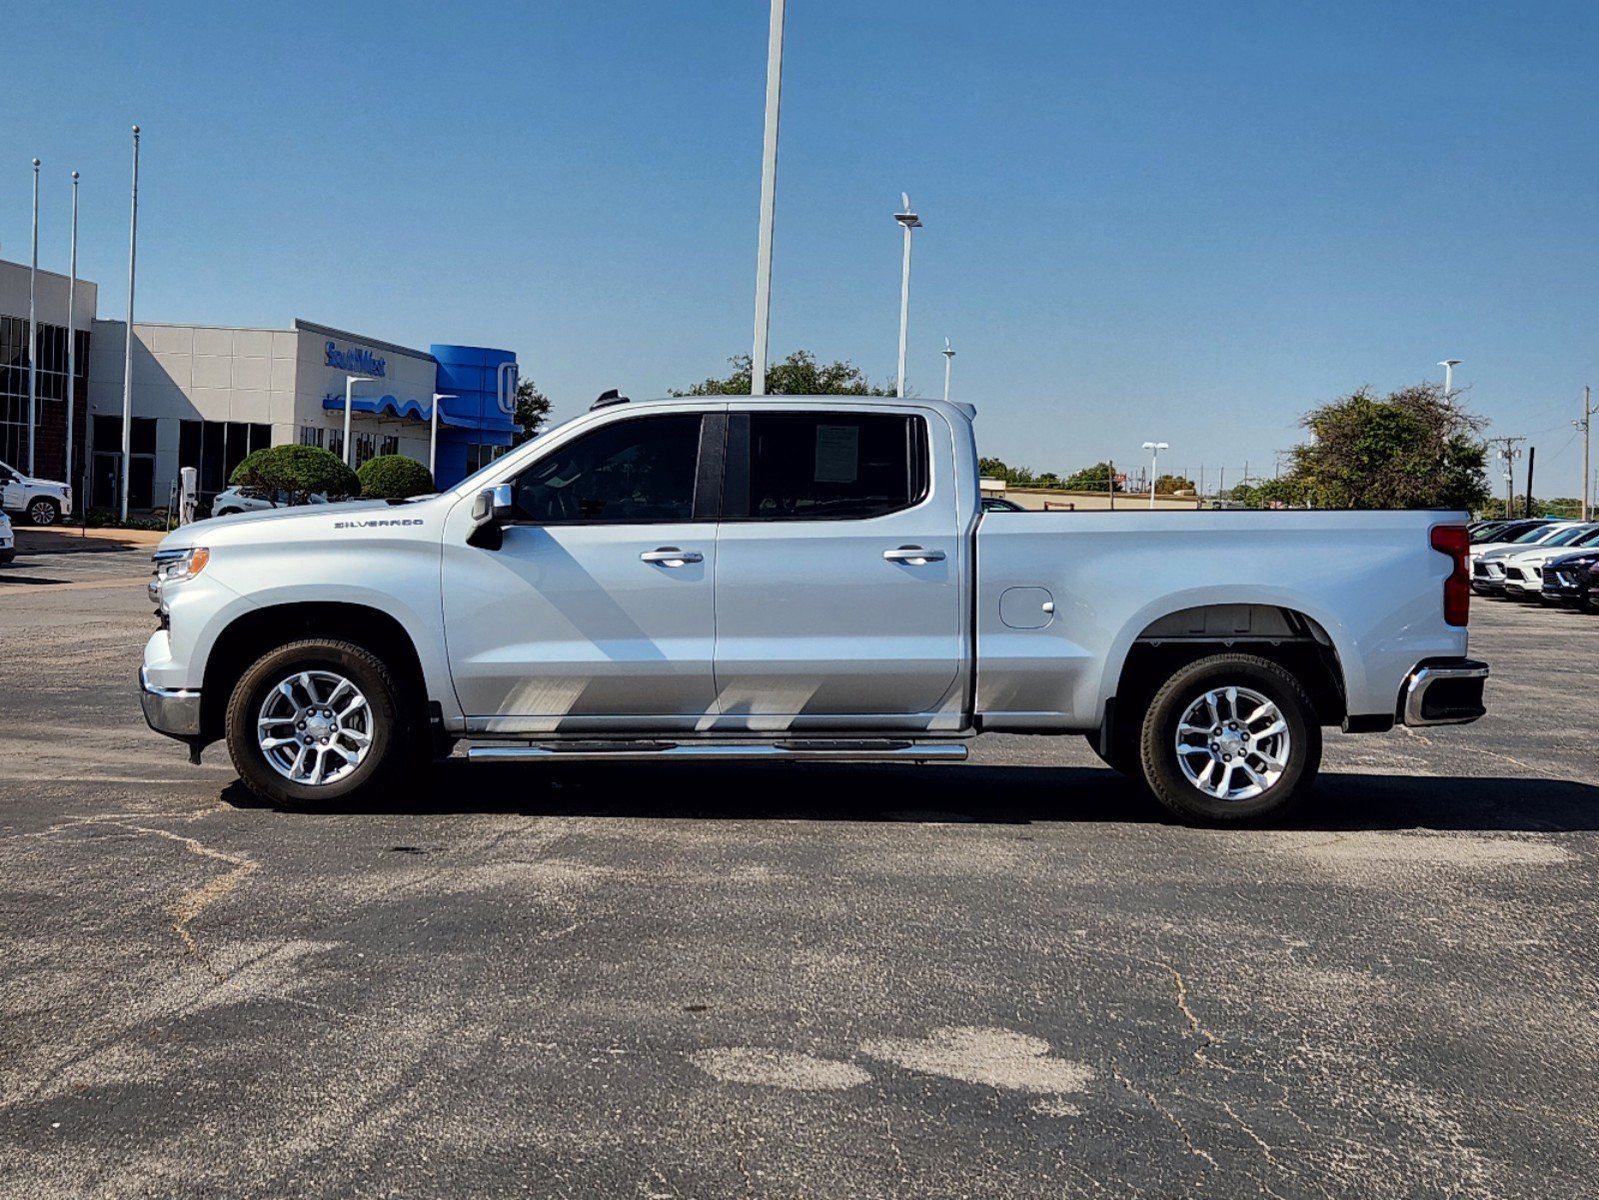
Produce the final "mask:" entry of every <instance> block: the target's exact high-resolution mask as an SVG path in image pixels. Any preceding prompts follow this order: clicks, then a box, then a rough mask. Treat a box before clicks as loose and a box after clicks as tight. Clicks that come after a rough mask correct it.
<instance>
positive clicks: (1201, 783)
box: [1177, 687, 1293, 800]
mask: <svg viewBox="0 0 1599 1200" xmlns="http://www.w3.org/2000/svg"><path fill="white" fill-rule="evenodd" d="M1291 753H1293V743H1292V740H1291V739H1290V737H1289V733H1288V722H1287V721H1286V720H1285V719H1284V717H1283V714H1282V711H1281V710H1280V709H1279V708H1278V707H1277V705H1276V704H1274V703H1273V702H1272V701H1270V700H1268V699H1267V698H1266V697H1265V696H1263V695H1261V694H1260V693H1259V692H1257V691H1253V690H1251V689H1250V688H1242V687H1225V688H1212V689H1211V690H1210V691H1208V692H1206V693H1205V694H1204V695H1202V696H1200V697H1199V698H1198V699H1197V700H1195V701H1194V702H1193V703H1192V704H1190V705H1189V706H1188V709H1187V711H1186V712H1184V713H1183V716H1182V720H1180V721H1178V722H1177V762H1178V765H1179V766H1181V767H1182V770H1183V775H1184V777H1185V778H1186V779H1187V780H1188V782H1189V783H1191V784H1193V785H1194V786H1195V787H1196V788H1198V789H1199V790H1200V791H1202V792H1204V793H1205V794H1206V795H1207V796H1212V797H1214V798H1215V799H1217V800H1251V799H1253V798H1254V797H1256V796H1258V795H1260V794H1261V793H1262V792H1264V791H1265V790H1266V789H1267V788H1269V787H1270V786H1271V785H1272V784H1274V783H1276V782H1277V780H1278V779H1280V778H1282V773H1283V772H1284V771H1285V770H1287V769H1288V758H1289V755H1290V754H1291Z"/></svg>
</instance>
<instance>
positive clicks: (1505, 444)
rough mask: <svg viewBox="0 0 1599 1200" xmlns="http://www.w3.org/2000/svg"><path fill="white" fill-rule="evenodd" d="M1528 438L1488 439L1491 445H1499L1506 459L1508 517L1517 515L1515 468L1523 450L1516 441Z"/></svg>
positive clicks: (1501, 453) (1501, 457) (1506, 512)
mask: <svg viewBox="0 0 1599 1200" xmlns="http://www.w3.org/2000/svg"><path fill="white" fill-rule="evenodd" d="M1526 440H1527V439H1526V438H1524V437H1496V438H1489V439H1488V442H1489V444H1490V445H1497V446H1498V447H1499V457H1500V459H1502V460H1503V461H1504V464H1505V517H1506V518H1507V519H1508V518H1509V517H1511V516H1513V515H1515V514H1514V509H1515V507H1516V476H1515V472H1514V470H1513V468H1514V467H1515V465H1516V459H1518V458H1520V457H1521V450H1520V449H1519V448H1518V447H1517V445H1516V443H1517V442H1524V441H1526Z"/></svg>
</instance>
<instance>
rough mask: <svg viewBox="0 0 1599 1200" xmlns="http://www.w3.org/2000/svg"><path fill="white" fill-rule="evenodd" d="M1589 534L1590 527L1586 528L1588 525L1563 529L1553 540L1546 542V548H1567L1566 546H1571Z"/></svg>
mask: <svg viewBox="0 0 1599 1200" xmlns="http://www.w3.org/2000/svg"><path fill="white" fill-rule="evenodd" d="M1587 532H1589V528H1588V526H1586V525H1573V526H1572V527H1571V528H1570V529H1562V530H1561V531H1560V532H1559V533H1557V534H1555V535H1554V536H1553V537H1552V538H1550V539H1549V540H1548V541H1547V542H1545V543H1544V545H1545V546H1566V545H1570V544H1571V543H1572V542H1574V541H1576V540H1577V539H1578V538H1580V537H1581V536H1582V535H1583V534H1585V533H1587Z"/></svg>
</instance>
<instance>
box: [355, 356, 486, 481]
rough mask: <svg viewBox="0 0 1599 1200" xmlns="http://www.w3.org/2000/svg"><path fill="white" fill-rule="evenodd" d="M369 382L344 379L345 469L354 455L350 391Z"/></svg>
mask: <svg viewBox="0 0 1599 1200" xmlns="http://www.w3.org/2000/svg"><path fill="white" fill-rule="evenodd" d="M371 382H372V377H371V376H370V375H346V376H345V377H344V465H345V466H347V467H349V466H353V465H354V453H355V452H354V450H353V449H352V448H351V446H350V399H351V391H352V389H354V387H355V385H356V384H358V383H371ZM481 399H482V397H481V396H480V397H479V400H481ZM482 416H483V414H482V412H481V411H480V412H479V413H478V418H479V419H478V427H479V428H482V426H483V421H482Z"/></svg>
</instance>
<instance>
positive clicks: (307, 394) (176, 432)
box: [0, 262, 517, 509]
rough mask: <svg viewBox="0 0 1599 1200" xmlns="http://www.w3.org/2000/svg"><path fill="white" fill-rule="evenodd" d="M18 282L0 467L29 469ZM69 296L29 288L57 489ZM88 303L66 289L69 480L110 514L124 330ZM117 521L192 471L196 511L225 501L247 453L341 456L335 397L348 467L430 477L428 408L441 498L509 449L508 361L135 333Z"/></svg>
mask: <svg viewBox="0 0 1599 1200" xmlns="http://www.w3.org/2000/svg"><path fill="white" fill-rule="evenodd" d="M28 277H29V270H28V266H27V264H26V263H12V262H0V460H3V461H5V462H7V463H10V464H11V465H12V466H14V467H18V468H20V469H22V470H24V471H25V470H27V467H28V444H29V436H28V417H27V413H28V357H29V355H28ZM67 285H68V280H67V277H66V276H64V275H56V274H52V273H51V272H48V271H40V272H39V273H38V291H37V306H36V307H37V314H38V315H37V329H38V344H39V362H38V372H37V384H36V387H37V396H38V401H37V403H36V405H35V409H36V414H35V424H36V429H35V432H34V439H33V440H34V446H33V450H34V471H33V473H34V474H35V475H38V476H41V477H44V478H48V479H64V478H65V475H66V434H67V419H66V403H65V400H66V394H67V387H66V369H67V351H66V347H67V343H66V336H67V334H66V320H67ZM97 291H98V289H97V288H96V286H95V285H94V284H93V283H92V282H90V281H88V280H85V279H79V280H78V291H77V308H76V313H75V321H74V324H75V326H76V331H77V332H76V336H77V339H78V341H77V350H76V354H77V369H78V384H77V409H76V412H75V413H74V415H73V422H72V426H73V428H72V441H73V453H72V460H73V470H72V474H73V476H74V477H73V478H72V479H70V480H65V481H66V482H67V483H69V484H72V485H73V486H74V487H75V488H79V489H81V488H82V486H83V481H84V475H85V472H86V471H87V473H88V478H89V494H88V495H87V496H81V497H80V499H79V502H80V503H83V502H87V503H89V504H91V505H94V506H97V507H103V508H114V507H116V506H117V504H118V494H117V489H118V487H119V486H120V481H121V473H122V472H121V454H122V363H123V352H124V345H125V339H124V329H125V327H126V323H125V322H122V321H101V320H97V319H96V315H97V314H96V304H97V300H98V295H97ZM133 332H134V339H133V391H132V416H133V420H132V424H131V428H130V431H129V432H130V442H131V451H130V461H129V471H128V475H129V478H128V507H129V508H132V509H149V508H156V507H161V506H163V505H165V504H166V503H167V499H168V497H169V495H170V492H171V488H172V484H173V481H174V480H176V479H177V478H178V471H179V468H180V467H195V468H197V469H198V470H199V474H200V490H201V493H202V497H203V498H205V499H209V498H210V496H212V495H214V494H215V493H216V492H218V491H221V490H222V488H224V487H226V486H227V479H228V476H229V475H230V474H231V473H232V471H233V468H234V467H236V466H238V465H239V462H240V461H241V460H242V459H243V458H244V456H245V455H246V454H248V453H249V452H250V451H251V450H258V449H260V448H261V447H263V446H276V445H283V444H285V443H291V442H300V443H305V444H309V445H315V446H322V447H325V448H326V449H328V450H331V451H333V452H334V453H335V454H339V455H341V456H342V455H343V451H344V382H345V378H346V376H348V375H369V376H371V377H372V379H373V382H371V383H361V384H357V385H356V387H355V392H354V396H355V399H354V401H353V403H352V404H351V406H350V407H351V418H350V440H351V443H352V447H351V449H352V459H353V461H354V463H355V465H357V466H359V465H360V464H361V463H363V462H365V461H366V460H367V459H369V458H371V457H372V456H374V455H377V454H404V455H407V456H408V457H410V458H414V459H416V460H417V461H418V462H421V463H426V462H427V461H428V437H429V426H430V418H431V416H432V411H433V396H434V393H436V392H437V393H443V394H445V395H447V396H448V397H451V398H449V399H446V400H444V401H442V402H441V403H440V405H439V422H438V451H437V454H438V458H437V471H436V477H437V478H436V482H437V483H438V484H439V486H440V487H450V486H453V485H454V484H456V483H458V482H459V481H460V480H461V479H463V478H465V476H466V475H468V474H469V473H470V472H472V471H475V470H476V469H477V468H478V467H479V466H480V465H481V464H483V463H485V462H488V461H490V460H492V459H494V458H497V457H499V456H500V455H501V454H503V453H504V452H505V451H506V450H507V449H508V448H509V447H510V444H511V437H512V432H513V427H514V426H513V416H512V411H511V409H512V408H513V406H514V398H515V394H516V383H517V364H516V355H515V354H513V353H512V352H511V351H509V350H494V349H489V348H487V347H482V346H457V345H434V346H430V347H428V349H426V350H417V349H412V348H409V347H406V346H397V345H395V344H394V343H392V342H386V341H382V340H380V339H378V338H373V337H368V336H366V335H364V334H356V333H350V332H347V331H345V330H342V329H335V328H332V327H331V326H327V325H317V324H313V323H312V322H310V321H301V320H296V321H295V322H294V323H293V324H292V325H291V326H290V327H289V328H287V329H246V328H237V327H233V326H211V325H170V324H161V323H157V322H145V321H135V322H134V327H133Z"/></svg>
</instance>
